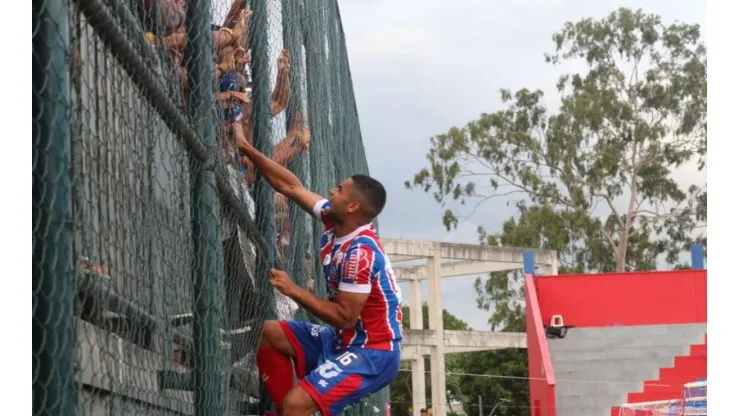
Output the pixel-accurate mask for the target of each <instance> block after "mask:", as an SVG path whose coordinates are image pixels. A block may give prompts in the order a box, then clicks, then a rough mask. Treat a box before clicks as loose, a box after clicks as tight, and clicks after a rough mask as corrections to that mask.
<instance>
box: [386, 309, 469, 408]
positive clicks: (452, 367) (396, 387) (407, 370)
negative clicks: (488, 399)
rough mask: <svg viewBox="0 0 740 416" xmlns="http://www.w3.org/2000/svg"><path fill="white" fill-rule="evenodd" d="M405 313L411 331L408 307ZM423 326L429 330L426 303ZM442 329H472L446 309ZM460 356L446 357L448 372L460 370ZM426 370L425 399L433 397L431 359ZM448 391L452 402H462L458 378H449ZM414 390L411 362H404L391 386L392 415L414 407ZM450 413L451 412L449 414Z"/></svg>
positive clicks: (406, 324)
mask: <svg viewBox="0 0 740 416" xmlns="http://www.w3.org/2000/svg"><path fill="white" fill-rule="evenodd" d="M402 312H403V328H404V329H409V328H410V327H411V325H410V316H411V314H410V311H409V307H408V306H403V307H402ZM422 326H423V328H424V329H429V306H428V305H427V304H426V303H424V304H423V305H422ZM442 327H443V328H444V329H450V330H456V331H464V330H469V329H470V327H469V326H468V324H467V323H465V322H463V321H462V320H460V319H459V318H457V317H456V316H455V315H453V314H451V313H449V312H447V310H446V309H444V310H442ZM458 362H459V354H455V355H450V354H447V355H446V356H445V367H446V368H447V371H450V372H456V371H457V370H459V369H460V366H459V365H458ZM424 370H425V371H427V373H425V376H426V383H425V385H426V390H427V391H426V393H425V397H427V398H429V397H431V396H432V390H431V377H430V375H429V373H428V371H430V370H431V362H430V361H429V358H425V359H424ZM447 390H448V391H450V397H449V399H450V400H460V385H459V383H458V379H457V378H456V377H447ZM412 392H413V388H412V384H411V362H410V361H404V362H402V363H401V371H399V372H398V375H397V376H396V378H395V380H393V383H392V384H391V401H392V402H393V403H392V405H391V413H392V414H394V415H395V414H399V415H402V414H407V412H408V409H409V408H410V407H412V402H413V395H412ZM448 413H449V412H448Z"/></svg>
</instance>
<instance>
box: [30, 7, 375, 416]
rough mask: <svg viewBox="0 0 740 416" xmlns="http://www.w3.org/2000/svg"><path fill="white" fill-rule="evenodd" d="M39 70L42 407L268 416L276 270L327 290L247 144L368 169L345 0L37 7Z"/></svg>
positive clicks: (37, 317) (38, 383) (36, 255)
mask: <svg viewBox="0 0 740 416" xmlns="http://www.w3.org/2000/svg"><path fill="white" fill-rule="evenodd" d="M33 74H34V76H33V264H32V272H33V295H32V296H33V311H34V312H33V414H34V415H49V416H52V415H53V416H57V415H72V414H101V415H102V414H113V415H118V414H137V415H147V414H152V415H154V414H158V415H159V414H172V415H174V414H196V413H197V414H199V415H223V414H227V413H228V414H235V415H236V414H258V413H261V411H262V410H264V406H265V405H266V404H267V403H266V401H265V400H260V396H264V395H261V394H260V386H259V381H258V379H257V377H256V372H255V362H254V357H253V350H254V348H255V346H256V343H257V342H258V334H259V331H260V328H261V324H262V323H263V322H264V320H266V319H274V318H277V317H281V318H285V317H289V316H291V315H295V316H296V317H298V318H300V319H311V318H310V317H309V316H307V314H306V313H305V312H304V311H300V310H298V311H296V308H297V306H295V305H294V304H292V303H291V302H290V301H289V300H288V299H285V298H284V297H281V296H276V295H275V293H274V291H273V290H272V288H271V287H270V286H269V284H268V283H267V270H268V269H269V268H270V267H272V266H274V265H278V266H279V267H282V268H283V269H285V270H288V271H289V272H290V275H291V276H293V277H294V278H295V279H296V281H298V282H299V283H300V284H301V285H309V284H312V285H313V286H315V290H316V292H317V293H318V294H323V293H324V291H325V289H326V288H325V283H324V281H323V276H320V275H319V274H318V273H317V272H316V271H320V270H321V268H320V265H319V263H318V259H317V258H316V257H317V256H313V257H312V256H311V255H310V254H312V253H316V252H317V251H318V247H316V245H317V239H318V237H319V234H320V231H321V229H320V224H318V222H316V221H312V220H310V219H309V217H308V216H307V215H306V214H305V213H303V212H302V211H300V209H298V207H297V206H295V204H293V203H291V202H288V201H286V200H285V199H284V198H282V197H280V196H278V195H274V193H273V191H272V189H271V188H270V187H269V186H267V184H266V182H265V181H264V180H262V179H261V178H260V175H259V172H254V170H253V168H252V166H251V165H250V164H249V163H246V162H247V161H246V160H245V159H244V158H242V157H241V155H240V152H239V141H240V140H246V141H251V142H252V143H254V145H255V146H256V147H257V148H258V149H260V150H261V151H262V152H263V153H265V154H267V155H269V156H271V157H272V158H273V159H275V160H277V161H279V163H283V164H285V165H286V166H288V167H290V169H292V170H293V171H294V172H295V173H296V174H297V175H298V177H299V178H300V179H301V180H303V181H304V183H306V184H307V185H308V186H309V187H310V188H311V189H312V190H314V191H316V192H319V193H324V194H325V193H326V192H327V191H328V189H329V188H330V187H331V186H333V185H334V184H336V183H338V182H339V181H340V180H341V179H343V178H344V177H346V176H349V175H351V174H353V173H367V163H366V160H365V154H364V150H363V146H362V138H361V135H360V129H359V121H358V118H357V112H356V108H355V103H354V94H353V90H352V79H351V76H350V72H349V63H348V60H347V51H346V46H345V43H344V36H343V30H342V26H341V20H340V17H339V10H338V6H337V2H336V0H311V1H310V2H309V1H305V0H304V1H301V0H282V1H281V0H251V1H246V0H235V1H234V2H233V3H232V2H231V0H33ZM383 400H384V397H382V396H381V397H375V398H372V399H371V400H369V402H382V401H383ZM355 412H372V406H365V407H363V408H362V409H359V408H357V409H355Z"/></svg>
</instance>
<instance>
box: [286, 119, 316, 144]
mask: <svg viewBox="0 0 740 416" xmlns="http://www.w3.org/2000/svg"><path fill="white" fill-rule="evenodd" d="M288 135H289V136H290V137H293V138H294V139H293V142H292V144H293V146H296V147H298V148H299V149H300V151H301V152H305V151H306V150H308V146H309V145H310V144H311V129H309V128H308V126H304V125H303V115H302V114H301V113H296V114H295V116H293V122H292V123H291V125H290V131H289V132H288Z"/></svg>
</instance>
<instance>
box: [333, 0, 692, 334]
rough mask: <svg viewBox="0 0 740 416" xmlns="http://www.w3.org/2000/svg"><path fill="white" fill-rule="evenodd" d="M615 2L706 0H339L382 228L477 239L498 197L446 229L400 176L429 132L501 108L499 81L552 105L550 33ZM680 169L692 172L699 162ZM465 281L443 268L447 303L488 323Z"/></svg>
mask: <svg viewBox="0 0 740 416" xmlns="http://www.w3.org/2000/svg"><path fill="white" fill-rule="evenodd" d="M623 6H624V7H631V8H638V7H642V8H643V9H644V10H645V11H647V12H650V13H657V14H659V15H661V16H662V17H663V21H664V22H671V21H674V20H681V21H685V22H691V23H699V24H701V25H702V27H706V3H705V2H700V1H695V0H683V1H670V0H645V1H632V0H630V1H626V0H625V1H620V2H616V1H612V0H608V1H585V0H571V1H545V0H540V1H535V0H519V1H516V2H515V1H506V2H500V1H499V2H495V1H491V0H457V1H440V0H424V1H422V0H373V1H370V0H340V7H341V12H342V18H343V22H344V30H345V34H346V37H347V45H348V49H349V57H350V65H351V68H352V77H353V80H354V83H355V85H354V87H355V94H356V98H357V107H358V111H359V113H360V121H361V123H362V130H363V138H364V141H365V148H366V151H367V158H368V162H369V164H370V171H371V173H372V174H373V176H375V177H377V178H378V179H379V180H381V181H382V182H383V183H384V184H385V186H386V188H387V190H388V205H387V206H386V208H385V211H384V213H383V214H382V215H381V217H380V227H381V233H382V235H383V236H385V237H402V238H412V239H428V240H441V241H452V242H465V243H476V242H477V239H476V232H475V230H476V227H477V226H478V225H482V226H484V227H486V228H487V229H489V230H498V229H499V228H500V225H501V223H502V221H503V220H505V219H506V218H507V217H508V216H510V215H511V213H512V212H511V210H510V208H507V207H506V206H505V203H504V202H503V201H494V202H490V203H488V204H487V205H484V206H483V207H482V209H479V210H478V212H477V214H476V215H475V216H473V217H472V218H471V219H470V220H469V221H467V222H464V223H463V222H461V224H460V226H459V227H458V229H457V230H456V231H454V232H449V233H448V232H447V231H445V229H444V227H443V226H442V223H441V216H442V214H443V211H444V210H443V208H442V207H440V206H439V205H438V204H436V203H435V202H434V200H433V199H432V197H431V196H430V195H428V194H424V193H423V192H421V191H418V190H417V191H409V190H406V189H405V188H404V186H403V182H404V181H405V180H407V179H410V178H411V177H412V175H413V174H414V173H415V172H417V171H418V170H419V169H420V168H422V167H424V166H425V165H426V164H425V159H424V157H425V155H426V152H427V150H428V143H429V137H431V136H432V135H435V134H439V133H443V132H446V131H447V130H448V129H449V128H450V127H452V126H459V125H462V124H464V123H466V122H468V121H470V120H473V119H476V118H477V117H478V115H479V114H481V113H483V112H492V111H495V110H497V109H499V108H500V102H499V99H498V90H499V89H500V88H509V89H518V88H521V87H527V88H530V89H538V88H539V89H542V90H543V91H545V96H546V97H548V98H549V100H548V102H549V103H551V104H552V106H553V107H555V104H556V103H557V96H556V95H555V89H554V86H555V82H556V80H557V77H558V76H559V75H560V73H561V71H562V70H560V69H558V68H553V67H552V66H550V65H548V64H545V63H544V60H543V54H544V53H545V52H551V51H552V41H551V35H552V34H553V33H554V32H556V31H558V29H559V28H560V27H561V26H562V25H563V23H565V22H566V21H572V20H577V19H580V18H582V17H596V18H601V17H604V16H606V15H607V14H608V13H609V12H610V11H612V10H615V9H617V8H619V7H623ZM705 36H706V35H705ZM705 39H706V37H705ZM679 176H680V177H681V178H683V179H685V180H686V181H690V182H694V181H695V179H696V178H695V176H696V171H693V172H692V171H691V170H687V171H683V172H679ZM473 281H474V277H459V278H452V279H446V280H445V282H444V306H445V308H447V309H448V310H449V311H451V312H452V313H453V314H455V315H457V316H458V317H460V318H462V319H463V320H465V321H467V322H468V323H469V324H470V325H472V326H473V327H474V328H475V329H480V330H486V329H488V328H489V325H488V324H487V320H488V315H489V314H488V313H487V312H485V311H480V310H478V309H477V308H476V307H475V302H474V299H475V291H474V289H473ZM404 295H405V297H406V299H408V294H407V292H406V293H404Z"/></svg>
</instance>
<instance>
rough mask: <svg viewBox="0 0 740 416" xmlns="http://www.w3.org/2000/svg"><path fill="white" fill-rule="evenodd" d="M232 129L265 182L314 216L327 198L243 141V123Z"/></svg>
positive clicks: (243, 151) (242, 149) (240, 149)
mask: <svg viewBox="0 0 740 416" xmlns="http://www.w3.org/2000/svg"><path fill="white" fill-rule="evenodd" d="M232 128H233V129H234V134H235V135H236V138H237V140H236V141H237V143H238V145H239V151H240V152H242V153H243V154H244V155H245V156H246V157H248V158H249V160H251V161H252V163H253V164H254V167H255V168H256V169H257V170H259V171H260V172H262V176H264V177H265V180H267V182H268V183H269V184H270V185H271V186H272V187H273V188H274V189H275V190H276V191H277V192H280V193H281V194H283V195H285V196H287V197H288V198H290V199H292V200H293V201H295V202H296V203H297V204H298V205H299V206H300V207H301V208H303V209H304V210H306V211H307V212H308V213H310V214H313V209H314V207H315V206H316V203H318V202H319V201H321V200H323V199H325V198H324V197H322V196H321V195H317V194H315V193H313V192H311V191H309V190H308V189H306V188H305V187H304V186H303V184H302V183H301V181H300V180H299V179H298V178H297V177H296V176H295V175H294V174H293V172H291V171H290V170H288V169H287V168H285V167H283V166H280V164H278V163H277V162H275V161H274V160H272V159H270V158H268V157H266V156H265V155H263V154H262V153H260V152H259V151H258V150H257V149H255V148H254V146H252V145H251V144H250V143H249V142H248V141H247V140H246V139H244V140H242V137H243V136H244V130H243V127H242V125H241V123H234V124H233V125H232Z"/></svg>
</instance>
